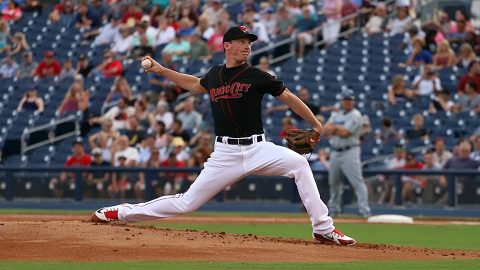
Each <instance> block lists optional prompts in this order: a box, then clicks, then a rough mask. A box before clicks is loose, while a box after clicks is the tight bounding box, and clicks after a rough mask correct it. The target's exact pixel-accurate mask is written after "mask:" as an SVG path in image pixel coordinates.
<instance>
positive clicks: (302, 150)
mask: <svg viewBox="0 0 480 270" xmlns="http://www.w3.org/2000/svg"><path fill="white" fill-rule="evenodd" d="M285 139H286V140H287V147H288V148H290V149H292V150H293V151H295V152H297V153H299V154H302V155H303V154H309V153H312V152H313V151H314V150H315V147H316V146H317V143H318V142H319V141H320V133H318V132H317V131H316V130H314V129H310V130H303V129H289V130H287V132H286V135H285Z"/></svg>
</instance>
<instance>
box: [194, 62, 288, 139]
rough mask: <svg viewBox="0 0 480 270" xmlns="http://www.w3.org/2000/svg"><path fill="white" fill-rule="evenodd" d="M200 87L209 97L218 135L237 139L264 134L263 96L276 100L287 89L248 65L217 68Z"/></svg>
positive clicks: (279, 82)
mask: <svg viewBox="0 0 480 270" xmlns="http://www.w3.org/2000/svg"><path fill="white" fill-rule="evenodd" d="M200 84H201V85H202V86H203V87H204V88H205V89H207V90H208V93H209V95H210V104H211V106H212V115H213V121H214V124H215V133H216V135H217V136H229V137H234V138H240V137H249V136H252V135H254V134H262V133H263V124H262V115H261V104H262V98H263V95H264V94H270V95H272V96H275V97H276V96H279V95H280V94H282V93H283V91H285V89H286V87H285V85H284V84H283V82H281V81H280V80H278V79H277V78H275V77H274V76H272V75H270V74H268V73H266V72H264V71H261V70H260V69H258V68H255V67H252V66H250V65H248V64H243V65H241V66H238V67H233V68H226V67H225V65H219V66H214V67H212V68H211V69H210V71H209V72H208V73H207V74H206V75H205V77H203V78H202V79H201V80H200Z"/></svg>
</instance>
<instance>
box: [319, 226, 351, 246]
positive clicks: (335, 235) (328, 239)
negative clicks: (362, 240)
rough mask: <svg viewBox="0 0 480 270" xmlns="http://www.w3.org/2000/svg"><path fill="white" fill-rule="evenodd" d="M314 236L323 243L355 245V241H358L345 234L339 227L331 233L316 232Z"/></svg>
mask: <svg viewBox="0 0 480 270" xmlns="http://www.w3.org/2000/svg"><path fill="white" fill-rule="evenodd" d="M313 238H314V239H315V240H317V241H318V242H321V243H334V244H337V245H341V246H353V245H355V243H357V241H355V239H353V238H351V237H348V236H346V235H344V234H343V233H342V232H340V231H339V230H338V229H335V230H333V231H332V232H331V233H327V234H318V233H314V234H313Z"/></svg>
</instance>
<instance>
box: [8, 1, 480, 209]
mask: <svg viewBox="0 0 480 270" xmlns="http://www.w3.org/2000/svg"><path fill="white" fill-rule="evenodd" d="M40 2H41V1H34V0H25V1H13V0H10V1H3V2H2V3H1V4H0V10H1V12H2V17H1V20H0V52H1V53H2V54H3V55H4V56H5V57H4V59H3V61H2V64H1V65H0V79H4V78H13V77H18V78H33V77H37V78H38V79H39V80H40V82H41V80H42V79H43V78H48V77H57V76H58V77H59V78H60V79H61V80H63V79H66V78H71V79H73V82H72V83H71V85H70V86H69V87H68V91H66V92H65V93H62V94H64V98H63V101H62V102H61V104H60V107H59V108H57V111H58V113H59V114H60V115H67V114H70V113H75V112H77V111H82V112H84V113H85V115H87V116H88V118H87V119H85V121H86V122H88V124H89V125H90V127H91V128H92V129H93V130H96V128H97V127H100V131H97V132H94V133H91V134H89V136H88V138H87V139H86V140H85V142H84V143H78V142H76V143H75V144H74V145H73V155H72V157H70V158H69V161H67V163H66V165H67V166H109V165H110V164H111V165H112V166H115V167H131V166H144V167H185V166H199V167H201V166H202V165H203V163H204V162H205V161H206V159H207V158H208V157H209V155H210V153H211V151H212V145H213V135H212V133H211V129H210V128H209V127H208V125H207V124H206V123H205V121H204V120H205V119H203V117H202V115H201V113H199V112H198V111H197V110H196V107H195V106H196V104H198V100H196V99H190V98H189V99H186V100H183V101H179V100H176V98H177V97H178V95H179V94H181V93H182V89H179V88H178V87H177V86H175V85H174V84H172V83H171V82H170V81H168V80H166V79H165V78H164V77H162V76H159V75H155V74H150V75H149V80H148V83H149V86H150V89H149V90H150V91H149V93H148V94H145V93H134V91H133V90H132V85H131V84H132V83H133V82H132V81H130V82H129V81H128V80H127V79H126V78H125V77H124V76H123V75H124V73H125V69H126V67H124V63H125V61H124V60H127V59H133V60H137V59H139V58H141V57H142V56H145V55H152V54H155V55H156V56H157V57H158V58H159V59H161V61H162V63H163V64H164V65H165V66H167V67H169V68H172V69H175V68H176V63H178V61H183V60H188V61H197V60H198V61H208V60H210V59H212V58H213V57H215V55H216V54H217V53H218V54H222V53H223V46H222V38H223V33H224V32H225V31H226V30H227V29H228V28H229V27H230V26H232V25H236V24H243V25H245V26H247V27H248V28H249V29H250V31H251V32H253V33H255V34H256V35H258V36H259V41H258V42H257V43H256V45H257V44H260V45H261V44H262V43H269V42H272V41H274V40H275V39H276V38H277V37H282V36H292V37H295V38H296V45H297V46H295V47H296V51H295V53H296V57H298V58H303V57H304V56H305V55H306V53H307V52H308V49H309V48H311V46H312V45H313V43H314V42H316V41H319V40H323V41H324V42H325V44H326V45H325V46H329V45H331V44H333V43H334V42H335V41H337V40H338V38H339V32H340V30H342V31H344V30H348V29H352V28H354V27H357V26H360V27H361V28H362V30H363V31H364V32H365V33H367V34H368V35H372V36H373V35H383V34H388V35H391V36H395V35H405V38H404V45H403V46H401V47H400V48H398V49H399V50H406V52H407V54H408V56H407V58H406V59H405V61H404V62H403V63H396V64H398V65H399V66H401V67H409V68H413V69H415V70H418V74H417V75H416V76H414V77H412V78H409V77H408V76H407V75H406V74H396V75H395V76H393V79H392V82H391V85H390V86H389V87H388V89H385V91H386V96H387V103H388V106H390V107H395V106H397V107H399V108H400V106H403V104H405V103H407V102H414V101H416V100H418V99H422V97H430V96H432V97H434V98H433V99H432V100H431V103H430V104H429V105H430V106H429V109H428V112H429V114H431V115H435V114H437V113H439V112H450V113H460V112H469V111H474V112H480V97H479V95H478V94H479V93H480V64H479V62H478V58H477V55H478V53H479V51H480V42H479V39H478V35H477V34H478V31H477V30H478V29H475V28H474V27H473V24H472V22H471V20H470V18H469V14H468V12H465V11H464V10H458V11H457V12H456V13H455V16H454V18H449V17H448V15H447V13H446V12H443V11H441V12H440V13H439V14H438V15H437V16H435V18H436V19H435V20H434V21H431V22H425V23H423V24H421V25H420V23H419V22H418V20H416V18H415V17H414V16H413V15H414V14H413V13H414V12H412V10H413V8H412V6H411V5H410V1H395V2H396V5H395V6H394V9H393V13H392V14H389V11H388V10H389V7H387V6H386V5H385V4H384V3H382V2H381V1H376V2H378V3H377V4H375V5H374V4H372V3H371V2H372V1H358V0H356V1H354V0H345V1H344V0H324V1H323V3H322V5H315V4H316V3H314V2H315V1H308V0H284V1H251V0H244V1H242V4H241V5H239V6H238V8H237V10H235V11H234V12H233V13H229V11H228V10H227V9H226V8H225V7H226V5H224V3H222V1H221V0H209V1H206V4H205V5H201V4H200V1H195V0H191V1H173V0H171V1H142V0H136V1H102V0H90V1H71V0H61V1H60V2H59V3H58V4H56V5H55V6H54V8H53V10H49V11H48V14H47V15H48V18H49V20H50V21H51V23H52V24H57V25H60V26H62V27H66V28H67V29H68V28H75V29H79V30H81V33H82V36H81V39H80V40H79V43H80V44H91V45H92V46H93V47H102V48H106V49H105V50H104V51H103V54H102V56H103V59H102V61H100V63H99V64H98V65H93V63H94V62H96V61H94V59H91V58H90V57H91V56H89V55H86V54H81V55H78V56H77V57H75V58H66V59H63V58H62V59H60V58H58V57H57V55H56V53H55V52H54V51H45V52H43V56H44V57H43V59H41V60H40V61H39V62H37V61H35V60H34V57H33V56H32V51H31V50H32V49H31V43H32V42H33V40H28V39H27V38H26V36H25V34H23V33H21V32H16V33H11V32H10V27H9V24H11V23H15V21H17V20H19V19H20V18H21V17H22V15H23V14H25V13H31V12H37V13H41V12H45V8H44V6H42V4H41V3H40ZM357 11H365V12H362V14H361V17H360V19H359V18H355V17H353V16H352V17H351V18H350V19H347V20H344V21H340V19H341V18H342V17H346V16H351V15H352V14H354V13H356V12H357ZM369 11H371V13H369ZM359 24H360V25H359ZM17 56H21V61H20V62H19V63H17V62H16V60H15V59H19V57H17ZM268 62H269V59H268V57H264V58H261V59H260V63H259V64H260V68H262V70H264V71H266V72H269V73H270V74H272V75H276V74H275V72H274V71H273V70H272V69H270V67H269V66H268V65H269V64H268ZM452 68H458V69H460V70H465V73H464V75H463V76H462V77H461V78H458V82H459V83H458V86H457V88H456V89H446V88H445V87H444V85H445V84H444V82H442V81H441V79H440V76H439V72H441V71H442V70H448V69H452ZM88 77H100V78H114V80H113V85H112V87H111V90H110V92H109V93H108V95H107V98H106V100H105V104H110V106H109V109H108V110H107V111H106V112H105V113H104V114H103V115H96V116H92V115H89V114H88V110H89V106H90V98H91V96H90V94H91V93H90V92H89V90H88V89H87V88H86V87H85V85H84V80H85V79H86V78H88ZM25 90H26V93H25V96H24V97H23V98H22V100H20V101H19V105H18V108H17V110H18V111H22V110H32V111H38V112H39V113H41V112H43V111H44V109H45V108H44V103H43V100H42V98H41V95H38V94H37V89H36V88H35V87H34V86H30V87H29V89H25ZM310 90H313V89H310ZM308 91H309V89H307V88H306V87H303V88H302V89H300V90H299V91H298V95H299V97H300V99H302V101H304V102H305V103H306V104H307V105H308V107H309V108H310V109H312V111H313V112H314V113H315V114H316V115H317V117H318V118H319V119H320V118H323V116H322V115H321V114H322V113H328V112H331V111H336V110H338V107H336V106H335V104H329V105H328V106H325V105H324V106H316V105H314V104H312V103H311V102H310V100H309V92H308ZM287 109H288V108H286V107H285V106H277V107H273V108H269V109H268V111H267V113H269V114H270V113H274V112H275V111H283V110H287ZM424 121H425V119H424V116H422V115H420V114H418V115H415V116H414V117H413V119H412V128H411V129H407V130H405V131H404V132H402V131H399V130H397V129H396V123H395V122H394V120H393V119H389V118H385V119H384V120H383V121H382V130H381V132H377V133H376V134H375V137H376V139H380V140H381V141H383V142H385V143H386V142H389V141H390V142H396V141H402V140H406V141H413V140H424V141H429V140H430V141H432V142H433V145H432V147H431V148H432V149H433V150H432V151H427V152H426V153H425V154H424V155H423V156H422V158H420V157H419V156H415V155H413V157H412V154H413V153H410V152H408V151H405V149H403V150H402V151H400V147H398V149H397V150H396V151H395V154H394V160H395V161H392V164H389V163H388V162H387V164H386V167H387V168H404V169H412V168H417V169H418V168H446V169H447V168H448V169H451V168H456V167H458V166H459V165H458V164H460V163H461V162H460V161H459V162H452V163H448V164H450V165H448V166H447V165H446V164H447V160H450V159H452V158H456V157H457V156H458V155H457V152H460V150H457V148H455V149H451V150H453V151H452V152H453V153H454V154H455V156H452V155H451V154H450V156H449V155H446V154H445V153H450V152H448V150H446V149H443V150H442V149H441V146H438V147H437V144H441V142H442V141H443V140H442V138H439V137H438V138H437V137H433V136H432V135H431V134H432V132H431V130H428V128H427V127H425V126H424ZM300 122H301V119H300V118H299V117H298V116H297V115H296V114H294V113H292V115H291V117H288V118H285V119H284V120H283V122H282V124H283V129H282V132H283V133H284V130H285V129H288V128H291V127H296V126H297V125H298V124H300ZM367 122H368V119H367V121H366V124H365V125H364V126H365V134H366V133H368V132H371V130H369V129H368V125H369V124H368V123H367ZM282 132H281V133H280V134H278V136H279V138H282V136H283V133H282ZM469 135H471V134H469ZM471 139H472V140H475V141H480V139H479V138H478V136H477V135H472V137H471ZM467 140H468V138H467ZM465 145H466V143H464V146H463V148H462V149H464V148H466V146H465ZM474 145H475V147H471V149H470V151H473V152H472V157H471V158H472V159H474V160H479V156H480V155H478V152H479V151H480V149H478V147H479V146H480V143H478V144H474ZM437 148H438V149H437ZM458 148H459V149H460V146H459V147H458ZM82 149H83V150H82ZM407 152H408V153H407ZM463 152H466V150H465V149H464V150H463ZM475 153H477V154H475ZM87 156H88V158H87ZM313 156H314V158H316V157H317V156H318V160H316V161H314V162H313V163H312V166H314V168H316V169H324V168H328V149H324V148H322V149H319V152H318V155H313ZM407 157H408V159H409V160H408V162H407ZM402 160H404V161H405V162H404V164H403V163H402ZM461 160H463V159H461ZM87 161H88V162H87ZM389 162H390V161H389ZM472 164H473V163H472ZM470 165H471V164H470ZM472 167H473V166H472ZM69 177H70V175H68V174H62V175H61V176H60V177H59V178H56V179H53V180H52V182H51V186H52V187H53V189H54V190H55V194H56V195H58V196H61V195H62V194H63V193H62V190H61V188H59V187H62V185H60V184H59V183H66V182H68V180H67V179H68V178H69ZM85 177H86V179H88V187H89V188H88V190H89V192H91V193H92V194H96V195H98V196H113V197H117V196H118V197H122V196H125V192H126V191H127V190H133V191H134V193H135V196H137V197H138V198H140V197H141V196H142V191H143V190H144V189H145V177H146V176H145V175H144V174H138V175H136V174H131V173H119V174H105V173H103V174H102V173H92V174H88V175H86V176H85ZM154 178H155V179H154V181H153V182H152V185H154V189H155V190H156V192H157V193H158V195H163V194H172V193H174V192H177V191H179V190H182V189H185V188H186V187H187V186H188V183H189V182H190V181H193V180H194V176H193V175H191V174H188V175H187V174H182V173H170V174H162V175H158V176H155V177H154ZM422 181H423V182H425V181H426V180H424V179H423V178H421V177H415V178H410V179H408V180H405V181H404V182H405V185H404V191H403V193H402V194H403V197H404V199H405V200H408V199H411V194H412V192H414V191H415V188H417V187H421V188H425V187H426V186H427V185H426V184H422V183H423V182H422ZM426 182H428V181H426ZM382 183H385V184H382V185H385V188H384V193H383V194H382V196H381V198H380V199H378V200H379V201H380V202H387V201H389V200H390V199H391V197H390V194H389V193H388V192H387V191H388V190H389V187H388V186H387V185H388V183H389V181H384V182H382ZM418 183H420V184H418ZM438 183H440V184H439V185H441V186H442V187H444V181H441V180H439V181H438ZM417 184H418V185H417ZM66 186H68V185H66V184H65V185H63V187H66ZM428 192H430V191H428ZM428 192H426V193H428ZM430 193H431V192H430ZM425 196H427V195H425ZM429 196H430V197H428V196H427V197H428V198H429V199H425V200H426V201H430V200H431V198H432V196H431V195H429ZM387 197H388V198H387Z"/></svg>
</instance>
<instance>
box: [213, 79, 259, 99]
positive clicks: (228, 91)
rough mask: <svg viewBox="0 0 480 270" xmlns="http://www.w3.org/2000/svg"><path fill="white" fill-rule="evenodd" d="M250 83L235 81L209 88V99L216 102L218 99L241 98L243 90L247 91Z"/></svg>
mask: <svg viewBox="0 0 480 270" xmlns="http://www.w3.org/2000/svg"><path fill="white" fill-rule="evenodd" d="M250 86H251V84H250V83H239V82H235V83H233V84H231V85H223V86H221V87H218V88H211V89H210V91H209V92H210V100H211V101H212V102H217V101H218V100H219V99H230V98H241V97H242V93H243V92H245V93H246V92H248V89H250Z"/></svg>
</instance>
